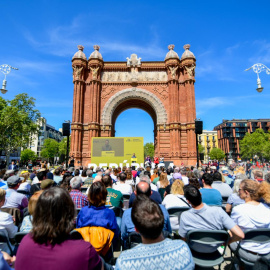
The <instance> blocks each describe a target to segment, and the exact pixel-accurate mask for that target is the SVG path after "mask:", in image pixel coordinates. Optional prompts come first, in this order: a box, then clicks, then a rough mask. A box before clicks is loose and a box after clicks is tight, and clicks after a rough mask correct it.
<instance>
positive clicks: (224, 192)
mask: <svg viewBox="0 0 270 270" xmlns="http://www.w3.org/2000/svg"><path fill="white" fill-rule="evenodd" d="M212 188H214V189H217V190H218V191H219V192H220V194H221V196H222V197H229V196H230V195H231V194H232V189H231V187H230V186H229V185H228V184H227V183H223V182H221V181H214V182H213V184H212Z"/></svg>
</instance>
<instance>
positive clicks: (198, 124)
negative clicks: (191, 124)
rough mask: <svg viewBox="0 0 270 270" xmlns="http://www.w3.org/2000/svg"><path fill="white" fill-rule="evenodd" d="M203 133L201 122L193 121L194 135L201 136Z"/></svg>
mask: <svg viewBox="0 0 270 270" xmlns="http://www.w3.org/2000/svg"><path fill="white" fill-rule="evenodd" d="M202 132H203V121H195V133H196V134H202Z"/></svg>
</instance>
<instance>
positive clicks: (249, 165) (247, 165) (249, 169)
mask: <svg viewBox="0 0 270 270" xmlns="http://www.w3.org/2000/svg"><path fill="white" fill-rule="evenodd" d="M251 168H252V164H251V163H250V161H249V160H248V161H247V163H246V175H247V176H248V178H249V179H251Z"/></svg>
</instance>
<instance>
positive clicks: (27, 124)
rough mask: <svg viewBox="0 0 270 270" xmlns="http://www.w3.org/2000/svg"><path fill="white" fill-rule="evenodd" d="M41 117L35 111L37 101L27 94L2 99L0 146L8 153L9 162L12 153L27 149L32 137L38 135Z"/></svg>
mask: <svg viewBox="0 0 270 270" xmlns="http://www.w3.org/2000/svg"><path fill="white" fill-rule="evenodd" d="M40 116H41V115H40V112H39V111H38V110H36V109H35V99H34V98H32V97H29V96H28V95H27V94H26V93H23V94H19V95H17V96H15V98H14V99H12V100H5V99H3V98H2V97H0V134H1V136H0V146H1V148H2V149H3V150H5V152H6V158H7V161H8V160H9V156H10V152H12V151H14V150H17V149H18V148H24V149H26V148H27V147H28V145H29V144H30V143H31V141H32V136H34V135H36V134H38V132H39V125H38V123H37V120H38V119H39V118H40Z"/></svg>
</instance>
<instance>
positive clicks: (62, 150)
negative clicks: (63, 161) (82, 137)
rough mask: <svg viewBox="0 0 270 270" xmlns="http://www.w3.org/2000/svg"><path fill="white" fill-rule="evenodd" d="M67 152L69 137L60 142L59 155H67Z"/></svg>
mask: <svg viewBox="0 0 270 270" xmlns="http://www.w3.org/2000/svg"><path fill="white" fill-rule="evenodd" d="M70 141H71V140H70V138H69V149H70ZM66 152H67V137H65V138H64V139H63V140H62V141H61V142H59V155H66Z"/></svg>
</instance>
